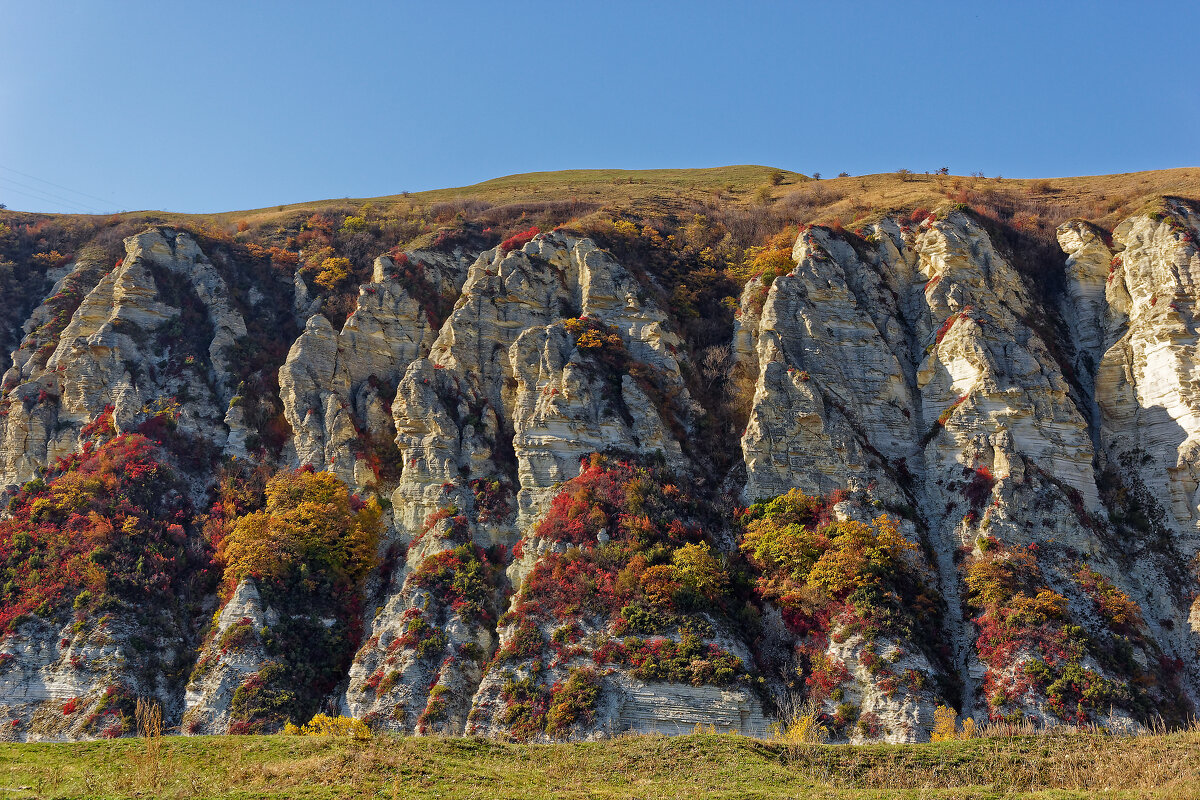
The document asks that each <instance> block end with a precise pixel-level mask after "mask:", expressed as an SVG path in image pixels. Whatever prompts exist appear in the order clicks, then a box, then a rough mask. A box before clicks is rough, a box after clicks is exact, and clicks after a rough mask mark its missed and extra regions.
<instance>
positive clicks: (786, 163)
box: [0, 0, 1200, 212]
mask: <svg viewBox="0 0 1200 800" xmlns="http://www.w3.org/2000/svg"><path fill="white" fill-rule="evenodd" d="M1197 30H1200V4H1194V3H1186V2H1184V3H1180V2H1177V0H1176V2H1171V3H1166V2H1163V3H1159V2H1152V1H1150V0H1139V1H1138V2H1123V3H1118V2H1107V1H1104V0H1095V1H1093V2H1057V3H1055V2H1050V0H1043V2H1020V1H1010V2H994V3H984V2H965V1H960V2H952V3H951V2H947V3H939V2H928V1H927V2H920V3H898V2H894V1H893V2H858V3H855V2H836V1H835V0H827V1H826V2H823V3H806V2H793V3H784V2H779V3H773V2H761V3H755V2H743V3H737V2H703V1H702V0H693V2H688V3H675V2H619V1H617V0H605V1H604V2H595V3H573V2H562V1H561V0H560V2H554V3H549V2H547V3H541V2H516V1H515V0H514V1H513V2H503V3H501V2H429V3H401V2H396V3H377V4H376V3H367V2H340V3H334V2H330V3H315V2H299V1H295V0H294V1H293V2H278V3H275V2H253V1H252V0H243V1H242V2H228V3H227V2H218V1H216V0H212V1H209V2H204V3H183V2H161V0H160V2H107V3H101V2H99V1H98V0H97V1H96V2H90V3H83V2H59V1H58V0H55V1H54V2H32V3H31V2H28V0H19V1H18V0H0V69H2V72H0V75H3V77H2V78H0V202H3V203H7V205H8V206H9V207H10V208H18V209H27V210H40V211H77V212H79V211H105V212H107V211H115V210H134V209H143V208H159V209H168V210H173V211H192V212H204V211H222V210H234V209H245V208H254V207H261V206H268V205H275V204H279V203H287V202H298V201H303V200H314V199H321V198H328V197H366V196H374V195H383V194H394V193H397V192H400V191H404V190H409V191H417V190H421V189H431V188H440V187H445V186H459V185H465V184H470V183H475V182H477V181H481V180H486V179H488V178H492V177H497V176H500V175H506V174H511V173H516V172H528V171H533V170H553V169H569V168H585V167H621V168H631V169H636V168H651V167H704V166H717V165H723V164H746V163H756V164H768V165H771V166H778V167H783V168H786V169H792V170H796V171H799V172H804V173H812V172H814V171H819V172H821V173H822V174H825V175H834V174H836V173H838V172H840V171H842V170H845V171H847V172H849V173H851V174H856V175H857V174H863V173H872V172H885V171H893V170H895V169H898V168H901V167H903V168H908V169H912V170H915V171H925V170H935V169H937V168H938V167H941V166H947V167H949V168H950V170H951V172H953V173H956V174H967V173H970V172H974V171H982V172H983V173H985V174H986V175H989V176H993V175H997V174H1001V175H1004V176H1006V177H1033V176H1038V177H1042V176H1045V177H1050V176H1056V175H1082V174H1100V173H1111V172H1131V171H1136V170H1144V169H1158V168H1165V167H1179V166H1196V165H1198V164H1200V157H1198V154H1197V149H1198V146H1200V93H1198V91H1197V89H1196V83H1195V68H1196V61H1195V56H1194V54H1195V52H1196V45H1195V42H1196V31H1197Z"/></svg>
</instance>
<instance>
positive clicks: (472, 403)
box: [391, 234, 693, 544]
mask: <svg viewBox="0 0 1200 800" xmlns="http://www.w3.org/2000/svg"><path fill="white" fill-rule="evenodd" d="M639 294H640V292H639V288H638V286H637V283H636V281H634V280H633V278H632V277H631V276H630V275H629V274H628V272H626V270H625V269H624V268H623V267H621V266H620V265H619V264H617V263H616V262H615V261H614V260H613V259H612V257H611V256H609V255H608V254H607V253H606V252H605V251H603V250H599V249H598V248H597V247H596V246H595V244H593V243H592V242H591V241H590V240H587V239H576V238H573V237H568V236H564V235H561V234H546V235H542V236H538V237H537V238H535V239H534V240H533V241H531V242H530V243H529V244H527V245H525V246H524V247H523V248H522V249H521V250H513V251H512V252H508V253H505V252H502V251H501V250H500V249H499V248H497V249H494V250H489V251H488V252H486V253H484V254H483V255H481V256H480V257H479V259H478V260H477V261H476V262H475V263H474V264H473V265H472V266H471V269H470V271H469V273H468V275H467V280H466V283H465V284H464V285H463V294H462V297H461V298H460V299H459V301H458V303H457V304H456V305H455V309H454V312H453V314H451V316H450V318H449V319H448V320H447V321H446V324H445V325H444V326H443V327H442V330H441V333H440V334H439V335H438V338H437V340H436V341H435V342H434V345H433V348H432V350H431V351H430V354H429V358H428V360H427V361H418V362H414V363H413V364H412V366H410V367H409V369H408V372H407V374H406V375H405V376H404V378H403V380H401V382H400V388H399V389H398V391H397V393H396V400H395V403H394V404H393V406H392V415H393V418H394V421H395V426H396V443H397V445H399V447H400V450H401V452H402V453H403V456H404V464H405V470H404V474H403V476H402V478H401V481H400V485H399V487H398V488H397V489H396V490H395V491H394V492H393V493H392V498H391V499H392V504H393V506H394V507H395V509H396V524H397V527H398V528H399V529H401V530H407V531H410V532H414V533H415V532H416V531H417V530H419V529H420V526H421V525H422V522H423V520H424V519H426V518H427V517H428V515H429V514H432V513H434V512H435V511H436V510H437V509H438V508H440V507H443V506H444V505H446V504H449V503H454V504H455V505H457V507H458V508H464V509H469V508H471V507H472V505H473V500H472V498H471V497H470V496H469V495H468V493H466V492H465V491H463V489H462V484H463V483H464V481H463V479H464V478H468V479H476V478H491V477H493V476H497V475H498V476H504V477H506V478H507V479H509V480H511V479H513V478H515V479H516V480H517V482H518V483H519V485H520V492H519V494H518V500H517V502H518V507H519V509H520V517H519V521H520V524H521V525H527V524H529V522H531V521H532V520H533V519H534V518H535V517H536V515H537V514H538V512H539V511H540V510H541V508H542V504H543V503H544V502H545V501H546V500H547V499H548V492H549V491H550V490H551V489H552V488H553V486H554V484H555V483H557V482H561V481H565V480H569V479H570V478H573V477H575V476H576V475H578V474H579V459H580V457H581V456H583V455H586V454H587V453H590V452H593V451H596V450H598V449H605V448H606V447H614V448H622V449H626V450H629V451H631V452H635V453H651V452H661V453H662V454H663V455H664V456H665V457H666V458H667V460H668V463H672V464H674V465H677V466H680V467H683V466H685V465H684V464H683V462H682V452H681V450H680V446H679V442H678V439H677V438H676V436H675V435H674V434H673V433H672V432H671V429H670V426H671V422H670V421H666V420H664V419H663V413H662V412H660V411H659V410H658V409H657V408H656V407H655V403H654V402H652V401H650V399H649V398H647V397H646V394H645V391H644V390H643V389H642V388H641V387H640V386H639V385H638V384H637V383H636V382H635V381H634V380H633V379H631V378H629V377H628V376H626V377H625V378H623V379H621V385H620V389H619V391H618V390H617V389H616V387H615V386H614V387H610V389H609V391H608V394H609V395H610V396H609V397H607V398H606V397H605V396H604V394H605V391H604V390H603V389H602V387H601V385H600V378H599V376H598V372H599V371H600V370H599V368H598V366H597V365H596V363H595V359H594V357H592V356H590V355H589V354H588V353H585V352H581V350H580V348H576V347H575V345H574V341H573V339H572V337H571V336H570V335H569V334H568V333H567V332H566V331H565V330H564V329H563V326H562V322H561V321H562V320H564V319H571V318H582V317H587V318H588V319H591V320H596V321H599V322H600V323H602V324H603V325H605V326H607V327H608V328H609V329H611V330H613V331H614V332H615V333H616V335H618V336H619V337H620V339H621V346H622V347H623V348H625V349H626V350H627V352H628V355H629V357H630V358H631V359H633V360H634V361H635V362H637V363H638V364H640V365H642V367H641V369H642V370H643V374H645V375H646V376H647V377H646V380H647V381H648V383H649V385H651V386H653V387H654V388H655V390H656V391H657V392H660V393H661V394H662V395H663V396H670V397H672V398H674V403H675V405H676V407H677V408H678V409H679V413H680V414H681V415H682V417H683V418H682V419H677V420H674V423H675V424H676V425H677V426H680V428H681V430H682V429H685V428H686V425H688V424H689V421H690V415H691V414H692V413H693V409H692V402H691V399H690V398H689V397H688V394H687V390H686V388H684V385H683V380H682V378H681V377H680V372H679V365H678V362H677V360H676V357H675V355H674V353H673V350H674V348H676V347H677V346H678V344H679V342H678V339H677V338H676V337H675V336H674V335H673V334H670V333H669V332H668V331H666V329H665V327H664V324H665V321H666V316H665V315H664V314H663V313H662V312H661V311H660V310H658V309H657V308H655V307H654V306H653V304H652V303H651V302H650V301H649V300H646V301H644V302H643V301H641V300H640V299H639ZM508 453H511V455H507V454H508ZM506 459H508V460H514V459H515V462H516V464H515V466H516V470H515V473H516V474H515V475H514V474H513V467H514V464H512V463H511V461H509V463H498V462H505V461H506ZM508 540H509V541H508V544H512V543H514V542H515V541H516V537H515V531H511V530H510V532H509V533H508Z"/></svg>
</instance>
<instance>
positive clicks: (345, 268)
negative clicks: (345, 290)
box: [313, 257, 350, 292]
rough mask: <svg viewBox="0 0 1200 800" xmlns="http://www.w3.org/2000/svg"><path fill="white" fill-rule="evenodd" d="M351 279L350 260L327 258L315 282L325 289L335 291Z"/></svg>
mask: <svg viewBox="0 0 1200 800" xmlns="http://www.w3.org/2000/svg"><path fill="white" fill-rule="evenodd" d="M349 277H350V259H348V258H340V257H339V258H327V259H325V260H324V261H322V262H321V271H320V272H318V273H317V277H315V278H313V281H314V282H315V283H316V284H317V286H320V287H321V288H323V289H328V290H329V291H331V292H332V291H333V290H334V289H336V288H337V287H338V285H339V284H340V283H342V282H343V281H345V280H346V279H348V278H349Z"/></svg>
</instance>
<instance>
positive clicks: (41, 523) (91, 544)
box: [0, 434, 207, 630]
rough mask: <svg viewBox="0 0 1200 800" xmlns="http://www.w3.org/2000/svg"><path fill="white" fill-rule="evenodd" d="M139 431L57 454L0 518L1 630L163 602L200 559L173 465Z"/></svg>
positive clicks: (201, 566)
mask: <svg viewBox="0 0 1200 800" xmlns="http://www.w3.org/2000/svg"><path fill="white" fill-rule="evenodd" d="M162 458H163V454H162V451H161V450H160V449H159V448H158V447H157V446H156V445H155V444H154V443H153V442H151V441H150V440H149V439H147V438H146V437H145V436H141V435H139V434H130V435H124V436H118V437H115V438H113V439H110V440H109V441H107V442H105V443H104V444H102V445H101V446H100V447H99V448H96V449H93V448H92V446H91V444H90V443H89V445H88V446H87V449H85V451H84V452H82V453H76V454H74V455H72V456H70V457H69V458H66V459H62V460H60V461H59V462H58V463H57V464H56V465H55V466H54V468H52V469H51V470H49V471H48V472H47V474H46V476H45V477H44V478H39V479H36V480H33V481H30V482H29V483H27V484H25V486H24V487H23V488H22V489H21V490H20V491H19V492H18V493H17V494H16V496H14V497H13V499H12V501H11V502H10V503H9V513H10V514H11V516H10V517H9V518H8V519H6V520H3V521H0V578H2V579H3V588H2V590H0V630H9V629H11V628H12V627H13V626H14V625H15V624H16V623H18V622H19V621H20V619H21V618H22V617H23V616H24V615H27V614H37V615H40V616H51V615H53V614H54V613H55V612H57V611H61V610H64V609H65V608H67V607H69V606H70V605H71V603H72V601H74V605H75V607H76V609H77V610H78V611H80V612H83V611H86V610H87V609H89V608H96V607H100V606H105V607H108V606H111V605H112V604H113V603H119V602H126V603H131V604H137V605H139V606H144V607H148V608H153V607H156V606H159V605H169V604H170V603H171V602H172V599H173V598H174V597H176V596H177V595H178V593H179V592H180V587H181V585H182V582H183V581H184V580H186V577H187V573H188V571H189V570H193V571H194V570H203V569H204V568H205V567H206V566H207V557H206V555H205V554H204V553H203V549H202V548H199V547H198V544H199V543H198V542H195V541H193V542H191V544H192V545H194V546H192V547H189V537H188V534H187V529H186V527H185V526H188V525H189V524H190V519H191V514H190V509H189V506H188V503H187V500H186V498H185V496H184V494H183V493H182V486H181V484H180V483H179V481H178V479H177V477H176V475H175V473H174V471H173V470H172V469H171V468H170V467H168V466H167V465H166V464H164V463H163V462H162Z"/></svg>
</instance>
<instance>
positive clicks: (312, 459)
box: [279, 254, 465, 491]
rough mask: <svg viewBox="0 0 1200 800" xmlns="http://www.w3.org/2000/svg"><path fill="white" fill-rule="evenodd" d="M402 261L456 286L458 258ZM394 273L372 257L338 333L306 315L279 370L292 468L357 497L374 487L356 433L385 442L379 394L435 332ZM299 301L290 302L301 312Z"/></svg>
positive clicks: (384, 399) (386, 423) (388, 430)
mask: <svg viewBox="0 0 1200 800" xmlns="http://www.w3.org/2000/svg"><path fill="white" fill-rule="evenodd" d="M408 258H409V259H410V263H414V264H420V265H421V266H422V268H423V273H422V274H423V275H424V276H426V279H429V280H432V281H433V282H434V283H435V284H436V285H437V286H438V287H439V288H443V287H449V290H450V291H455V290H457V287H458V286H460V285H461V282H462V277H463V275H464V274H465V265H464V264H463V262H462V259H454V258H449V257H446V256H441V255H436V254H411V255H409V256H408ZM394 273H395V264H394V262H393V261H392V260H391V259H390V258H388V257H387V256H380V257H379V258H378V259H376V261H375V269H374V280H373V282H372V283H368V284H365V285H363V286H361V287H360V288H359V292H358V306H357V308H356V309H355V311H354V313H352V314H351V315H350V317H349V318H348V319H347V320H346V324H345V325H344V326H342V330H341V332H335V331H334V330H333V327H332V326H331V325H330V324H329V321H328V320H327V319H326V318H325V317H324V316H323V315H322V314H320V313H317V312H315V311H314V312H312V313H311V314H306V315H305V316H306V317H307V321H306V323H305V327H304V333H302V334H301V335H300V338H298V339H297V340H296V342H295V343H294V344H293V345H292V349H291V351H290V352H289V353H288V358H287V361H286V362H285V363H284V365H283V366H282V367H281V368H280V370H279V387H280V397H281V399H282V400H283V408H284V415H285V416H286V417H287V421H288V423H289V424H290V425H291V427H292V431H293V438H292V442H291V448H290V449H291V450H292V451H294V457H293V459H292V460H293V463H294V465H296V466H301V465H304V464H311V465H312V466H314V467H315V468H317V469H322V470H328V471H329V472H332V473H334V474H335V475H337V476H338V477H339V478H341V479H342V480H344V481H345V482H346V483H348V484H350V485H351V486H354V487H356V488H357V489H359V490H360V491H361V490H365V489H366V488H367V487H372V488H382V487H379V486H378V484H379V479H378V478H377V476H376V475H374V474H373V472H372V470H371V469H370V467H369V465H368V463H367V462H366V460H365V459H364V458H363V450H364V447H365V446H366V443H365V442H364V441H363V439H362V434H361V433H360V431H362V432H363V433H365V434H367V435H369V436H371V437H373V438H374V439H375V440H379V441H387V440H388V439H391V438H392V436H393V435H394V434H393V432H392V425H391V422H390V420H389V419H388V417H389V415H390V411H389V410H388V404H389V403H390V402H391V398H390V397H388V396H387V395H388V393H390V392H391V390H392V389H394V388H395V385H396V383H397V382H398V381H399V379H400V377H401V376H403V375H404V372H405V370H406V369H407V368H408V366H409V364H411V363H412V362H413V361H414V360H416V359H417V358H419V357H421V356H423V355H425V354H427V353H428V352H429V348H430V347H431V345H432V343H433V338H434V334H435V331H434V330H433V328H432V326H431V325H430V321H429V317H428V314H427V311H426V309H424V308H422V307H421V305H420V303H418V302H417V300H415V299H414V298H413V296H412V295H411V293H410V292H409V289H408V288H406V287H405V286H404V284H403V283H402V281H401V280H399V279H398V278H396V277H395V275H394ZM297 281H298V282H299V283H298V284H297V286H298V289H297V291H298V292H299V291H300V289H299V287H300V286H303V280H302V279H301V278H300V277H299V276H297ZM304 298H307V288H306V287H305V289H304ZM307 302H308V301H307V299H305V300H303V301H298V303H299V305H301V306H305V307H306V308H307ZM298 307H299V306H298Z"/></svg>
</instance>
